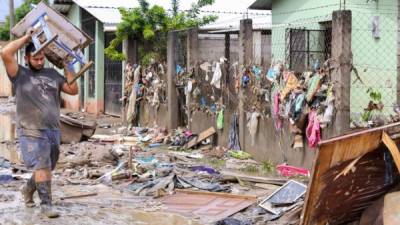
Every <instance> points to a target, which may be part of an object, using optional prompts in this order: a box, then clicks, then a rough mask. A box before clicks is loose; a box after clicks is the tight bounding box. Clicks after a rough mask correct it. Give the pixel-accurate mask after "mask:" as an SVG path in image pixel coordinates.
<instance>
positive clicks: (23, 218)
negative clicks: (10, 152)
mask: <svg viewBox="0 0 400 225" xmlns="http://www.w3.org/2000/svg"><path fill="white" fill-rule="evenodd" d="M14 115H15V105H14V104H13V103H12V101H11V102H10V101H9V100H8V99H0V121H1V123H2V128H1V129H0V142H6V143H9V145H12V147H14V148H16V144H17V142H16V141H15V131H14V129H15V124H14V123H15V122H14V120H15V118H14ZM98 122H99V124H100V125H104V124H110V125H111V128H107V129H98V130H97V131H96V133H97V134H99V133H100V134H107V135H110V134H115V133H117V132H118V129H120V128H119V127H120V126H122V125H123V124H122V123H120V122H119V118H115V117H108V116H103V117H101V118H100V119H99V120H98ZM3 150H4V149H1V148H0V151H3ZM217 150H218V149H217ZM194 152H196V150H195V151H194ZM212 152H213V153H215V152H216V151H212ZM127 156H128V154H127V152H126V151H125V152H124V149H122V150H121V148H119V147H116V145H115V144H113V143H102V142H93V141H91V142H88V141H86V142H80V143H73V144H63V145H62V146H61V154H60V160H59V164H58V166H57V168H56V170H55V171H54V178H53V182H52V183H53V201H54V205H55V207H56V209H57V210H59V212H60V214H61V217H60V218H57V219H47V218H45V217H43V216H42V215H41V214H40V212H39V208H38V207H35V208H32V209H29V208H25V207H24V205H23V203H22V201H21V195H20V192H19V188H20V187H21V185H22V184H23V183H24V182H25V181H24V179H26V178H28V177H29V175H30V171H26V170H25V169H24V167H23V165H11V168H10V167H9V166H10V165H9V163H8V162H7V161H4V160H1V159H0V171H1V173H2V174H7V173H8V172H9V171H11V170H13V173H12V174H13V177H14V179H13V180H12V181H10V182H4V181H3V182H1V181H0V189H1V190H2V191H1V193H0V224H21V225H22V224H57V225H62V224H69V225H70V224H154V225H158V224H160V225H161V224H163V225H164V224H175V225H181V224H182V225H186V224H211V223H206V222H204V221H201V220H200V218H185V217H183V216H181V215H177V214H173V213H166V212H164V211H165V206H164V205H163V204H162V203H161V201H160V200H159V198H155V197H153V196H138V195H137V194H134V193H133V192H132V191H130V190H129V189H128V188H127V187H128V185H130V184H132V183H134V182H135V181H134V180H132V179H131V178H128V179H121V180H116V181H112V182H101V181H100V180H99V179H98V178H99V177H100V176H102V175H104V174H105V173H107V172H110V171H111V170H113V169H114V168H115V167H116V166H117V165H118V164H119V163H120V162H121V161H124V160H125V159H126V158H127ZM135 156H137V157H149V156H154V157H155V158H157V159H159V160H160V161H165V162H168V163H172V164H175V163H180V164H191V165H194V164H195V165H206V166H209V167H213V168H215V169H216V170H229V171H231V172H232V171H234V172H238V173H239V172H240V173H246V174H251V175H264V176H271V174H272V173H271V171H269V169H270V168H269V167H268V165H258V164H253V163H254V161H251V160H248V161H243V162H238V161H237V160H236V159H221V158H211V157H205V158H202V159H193V158H191V159H188V158H185V157H183V156H181V153H179V152H178V153H176V154H175V153H173V152H172V153H171V151H170V150H169V149H166V148H165V147H158V148H154V149H151V150H147V151H139V152H136V153H135ZM241 164H243V165H246V166H242V167H241V168H239V167H240V166H239V167H238V165H241ZM9 173H10V174H11V172H9ZM226 185H229V188H230V193H233V194H241V195H253V196H257V197H258V200H259V201H260V200H262V199H263V198H265V197H266V196H268V195H269V194H271V193H272V192H273V191H274V190H276V189H277V188H278V187H279V186H276V185H270V186H268V185H264V187H263V188H257V187H254V186H253V185H252V184H248V183H245V182H242V183H241V182H239V183H237V182H236V183H231V184H226ZM82 194H93V195H92V196H88V197H81V198H73V199H64V200H63V199H62V198H63V197H68V196H75V195H82ZM94 194H95V195H94ZM35 200H36V201H35V202H36V203H38V202H39V199H38V196H37V194H35ZM272 217H273V215H271V214H269V213H268V212H266V211H265V210H264V209H262V208H261V207H259V206H258V205H257V203H255V204H254V205H253V206H251V207H249V208H248V209H246V210H244V211H241V212H239V213H236V214H235V215H233V216H232V218H236V219H238V221H242V222H243V223H241V224H243V225H244V224H289V222H288V220H287V218H284V217H283V219H284V220H281V221H280V220H279V219H274V221H271V220H273V219H271V218H272ZM295 217H296V216H295ZM281 219H282V218H281ZM296 219H297V218H295V219H294V221H296ZM213 224H214V223H213Z"/></svg>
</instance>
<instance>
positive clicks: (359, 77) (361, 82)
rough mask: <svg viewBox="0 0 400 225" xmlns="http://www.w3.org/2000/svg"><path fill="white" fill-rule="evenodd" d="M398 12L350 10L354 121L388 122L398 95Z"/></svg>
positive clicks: (352, 113)
mask: <svg viewBox="0 0 400 225" xmlns="http://www.w3.org/2000/svg"><path fill="white" fill-rule="evenodd" d="M397 33H398V29H397V12H394V11H393V12H390V11H385V12H381V13H376V12H375V13H370V12H368V11H364V10H357V9H355V10H352V43H351V46H352V53H353V70H352V79H351V80H352V84H351V85H352V86H351V98H350V103H351V115H352V120H353V121H370V120H373V119H374V118H376V117H382V118H383V119H384V120H387V119H388V117H389V115H391V114H393V106H394V105H396V93H397V91H396V90H397V48H398V43H397Z"/></svg>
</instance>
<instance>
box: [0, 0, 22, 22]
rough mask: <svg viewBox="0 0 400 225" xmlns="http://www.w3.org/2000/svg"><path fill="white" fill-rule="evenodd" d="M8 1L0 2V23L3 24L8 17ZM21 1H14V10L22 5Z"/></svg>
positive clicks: (0, 0) (1, 0)
mask: <svg viewBox="0 0 400 225" xmlns="http://www.w3.org/2000/svg"><path fill="white" fill-rule="evenodd" d="M8 1H9V0H0V22H4V21H5V19H6V16H7V15H8ZM22 2H23V0H14V8H17V7H18V6H20V5H21V4H22Z"/></svg>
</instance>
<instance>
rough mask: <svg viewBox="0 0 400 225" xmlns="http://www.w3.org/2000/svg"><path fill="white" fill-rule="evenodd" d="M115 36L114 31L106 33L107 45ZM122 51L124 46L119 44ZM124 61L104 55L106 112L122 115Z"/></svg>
mask: <svg viewBox="0 0 400 225" xmlns="http://www.w3.org/2000/svg"><path fill="white" fill-rule="evenodd" d="M114 38H115V34H114V33H113V32H106V33H105V34H104V39H105V40H104V42H105V46H108V45H109V44H110V42H111V41H112V40H113V39H114ZM117 50H118V51H122V46H118V48H117ZM122 76H123V74H122V62H121V61H113V60H111V59H109V58H108V57H107V56H105V57H104V112H105V113H106V114H109V115H115V116H121V105H122V104H121V101H120V99H121V97H122Z"/></svg>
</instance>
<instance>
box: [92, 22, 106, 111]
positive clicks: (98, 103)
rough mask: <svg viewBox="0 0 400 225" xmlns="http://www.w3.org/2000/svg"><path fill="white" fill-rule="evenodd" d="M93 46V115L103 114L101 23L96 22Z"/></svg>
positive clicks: (102, 31) (102, 30)
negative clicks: (94, 75) (94, 73)
mask: <svg viewBox="0 0 400 225" xmlns="http://www.w3.org/2000/svg"><path fill="white" fill-rule="evenodd" d="M94 44H95V63H94V66H95V70H96V82H95V83H96V84H95V93H96V94H95V101H94V104H95V105H94V107H95V110H94V113H96V114H100V113H103V112H104V28H103V23H101V22H100V21H98V20H96V42H95V43H94Z"/></svg>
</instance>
